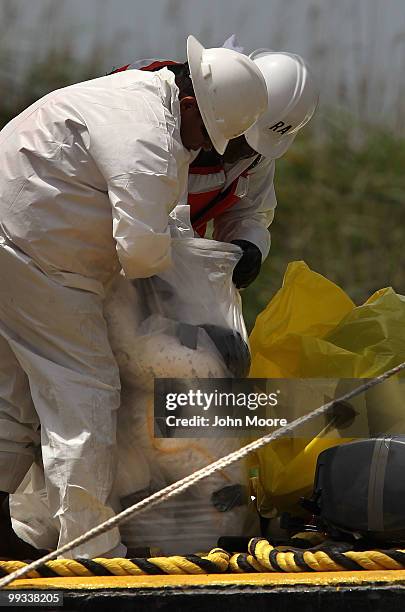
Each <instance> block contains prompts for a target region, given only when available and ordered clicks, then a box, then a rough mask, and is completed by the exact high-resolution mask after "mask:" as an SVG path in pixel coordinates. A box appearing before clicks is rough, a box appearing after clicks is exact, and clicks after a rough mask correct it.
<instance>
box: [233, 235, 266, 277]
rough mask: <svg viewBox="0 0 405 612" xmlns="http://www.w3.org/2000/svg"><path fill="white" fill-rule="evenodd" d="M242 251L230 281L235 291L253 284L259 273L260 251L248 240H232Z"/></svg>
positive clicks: (260, 263)
mask: <svg viewBox="0 0 405 612" xmlns="http://www.w3.org/2000/svg"><path fill="white" fill-rule="evenodd" d="M231 242H232V244H237V245H238V246H239V247H240V248H241V249H242V251H243V255H242V257H241V258H240V260H239V261H238V263H237V264H236V266H235V269H234V271H233V275H232V280H233V282H234V285H235V286H236V288H237V289H244V288H245V287H248V286H249V285H250V283H253V281H254V280H255V278H256V277H257V276H258V274H259V272H260V267H261V265H262V253H261V251H260V249H259V248H258V247H257V246H256V245H255V244H253V243H252V242H249V241H248V240H232V241H231Z"/></svg>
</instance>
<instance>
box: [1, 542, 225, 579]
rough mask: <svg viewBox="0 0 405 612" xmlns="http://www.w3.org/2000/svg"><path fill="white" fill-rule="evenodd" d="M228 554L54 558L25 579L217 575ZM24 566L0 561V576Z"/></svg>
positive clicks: (22, 563) (216, 549)
mask: <svg viewBox="0 0 405 612" xmlns="http://www.w3.org/2000/svg"><path fill="white" fill-rule="evenodd" d="M229 558H230V554H229V553H227V552H225V551H224V550H222V549H221V548H214V549H213V550H211V551H210V552H209V553H208V555H205V556H199V555H186V556H172V557H151V558H149V559H140V558H139V559H138V558H137V559H121V558H116V559H103V558H100V559H82V558H79V559H56V560H54V561H47V562H46V563H44V564H43V565H41V566H40V567H39V568H37V569H36V570H33V571H32V572H29V573H28V574H27V576H26V577H27V578H56V577H61V576H62V577H73V576H79V577H80V576H81V577H88V576H145V575H158V574H218V573H223V572H226V571H227V569H228V567H229ZM26 565H28V564H27V563H24V562H22V561H0V577H3V576H7V575H8V574H11V573H12V572H14V571H15V570H17V569H20V568H22V567H25V566H26Z"/></svg>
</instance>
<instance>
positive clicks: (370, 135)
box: [0, 41, 405, 330]
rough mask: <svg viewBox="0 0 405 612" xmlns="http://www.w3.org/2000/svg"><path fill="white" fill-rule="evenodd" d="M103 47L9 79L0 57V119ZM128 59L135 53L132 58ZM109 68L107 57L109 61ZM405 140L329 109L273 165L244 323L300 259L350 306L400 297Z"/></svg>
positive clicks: (99, 57) (84, 70)
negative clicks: (261, 253)
mask: <svg viewBox="0 0 405 612" xmlns="http://www.w3.org/2000/svg"><path fill="white" fill-rule="evenodd" d="M106 57H108V53H106V48H105V47H104V48H103V47H95V48H94V49H93V50H92V53H91V54H90V55H89V58H88V59H87V60H83V61H81V62H80V63H78V61H77V59H76V58H75V56H74V51H73V49H72V47H71V46H70V45H69V44H68V43H67V42H64V43H63V42H62V43H61V42H58V41H56V42H55V47H54V48H52V49H50V50H48V52H47V53H46V54H45V55H44V54H42V55H37V56H33V57H32V58H31V63H30V65H29V66H28V67H27V68H26V69H25V72H24V75H23V78H20V79H19V80H11V81H10V79H9V77H7V78H6V77H5V76H4V75H6V74H8V72H7V70H4V67H6V66H7V65H8V62H10V61H11V60H10V57H9V56H8V55H7V52H6V47H4V46H3V49H2V50H1V53H0V87H1V89H2V91H3V93H4V92H7V95H3V96H2V98H1V100H0V125H1V126H2V125H4V124H5V123H6V122H7V121H8V120H9V119H11V118H12V117H13V116H15V115H16V114H18V112H20V111H21V110H22V109H23V108H25V107H27V106H28V105H29V104H31V103H32V102H33V101H34V100H36V99H37V98H39V97H41V96H42V95H44V94H46V93H47V92H49V91H51V90H53V89H57V88H59V87H63V86H65V85H68V84H70V83H73V82H77V81H80V80H85V79H87V78H94V77H95V76H99V75H102V74H104V73H105V66H106V59H105V58H106ZM130 59H133V58H130ZM107 65H108V63H107ZM404 168H405V142H404V141H403V140H401V139H398V138H396V137H395V136H394V135H393V134H392V133H390V132H389V131H388V129H383V128H380V127H375V126H370V125H359V124H358V122H357V123H356V122H354V121H353V118H352V117H346V116H344V115H342V114H336V113H335V112H332V111H331V112H330V113H329V114H327V116H324V117H319V116H318V117H317V116H315V118H314V119H313V121H312V124H311V127H309V128H306V129H305V130H304V133H303V134H300V135H299V136H298V137H297V139H296V141H295V142H294V144H293V146H292V147H291V149H290V151H289V152H288V154H287V155H286V156H285V157H284V158H282V159H280V160H278V161H277V163H276V180H275V183H276V193H277V200H278V207H277V209H276V215H275V220H274V221H273V224H272V226H271V234H272V247H271V250H270V255H269V257H268V259H267V260H266V262H265V264H264V266H263V268H262V272H261V274H260V276H259V278H258V279H257V280H256V282H255V283H254V284H253V286H251V287H250V288H249V289H247V290H245V291H244V293H243V303H244V312H245V317H246V323H247V326H248V328H249V330H250V329H252V327H253V324H254V321H255V318H256V316H257V314H258V313H259V312H260V311H261V310H262V309H263V308H264V307H265V306H266V304H267V303H268V301H269V300H270V299H271V297H272V296H273V295H274V293H275V292H276V291H277V290H278V288H279V287H280V286H281V283H282V278H283V274H284V272H285V269H286V266H287V264H288V263H289V262H290V261H295V260H299V259H303V260H304V261H305V262H306V263H307V264H308V265H309V266H310V267H311V268H312V269H314V270H316V271H317V272H320V273H321V274H323V275H325V276H326V277H328V278H329V279H330V280H332V281H334V282H336V283H337V284H339V285H340V286H341V287H342V288H343V289H344V290H345V291H347V293H348V294H349V295H350V297H351V298H352V299H353V300H354V301H355V302H356V303H358V304H359V303H361V302H362V301H364V300H365V299H366V298H367V297H369V295H370V294H371V293H373V291H374V290H376V289H379V288H381V287H385V286H389V285H390V286H393V287H394V289H395V290H396V291H398V292H400V293H401V292H402V293H405V267H404V263H405V257H404V244H403V233H404V227H405V172H404Z"/></svg>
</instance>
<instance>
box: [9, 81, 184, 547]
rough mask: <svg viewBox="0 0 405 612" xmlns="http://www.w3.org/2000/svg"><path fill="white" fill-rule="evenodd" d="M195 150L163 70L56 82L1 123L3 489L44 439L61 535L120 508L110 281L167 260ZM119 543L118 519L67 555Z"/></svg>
mask: <svg viewBox="0 0 405 612" xmlns="http://www.w3.org/2000/svg"><path fill="white" fill-rule="evenodd" d="M189 159H190V154H189V152H188V151H187V150H186V149H185V148H184V147H183V145H182V142H181V138H180V110H179V103H178V90H177V86H176V85H175V82H174V75H173V74H172V73H170V72H169V71H167V70H162V71H160V72H159V73H154V74H152V73H142V72H139V71H129V72H125V73H122V74H121V75H114V77H103V78H100V79H95V80H93V81H88V82H86V83H79V84H76V85H72V86H71V87H67V88H65V89H61V90H59V91H56V92H53V93H51V94H49V95H47V96H45V97H44V98H42V99H41V100H39V101H38V102H36V103H35V104H33V105H32V106H31V107H29V108H28V109H27V110H26V111H24V112H23V113H21V114H20V115H19V116H18V117H16V118H15V119H14V120H13V121H11V122H10V123H9V124H8V125H7V126H6V127H5V128H4V129H3V130H2V132H1V133H0V168H1V171H0V426H1V429H0V490H2V491H9V492H13V491H15V489H16V487H17V486H18V484H19V483H20V482H21V481H22V479H23V478H24V475H25V473H26V472H27V470H28V469H29V467H30V465H31V463H32V461H33V459H34V456H35V453H36V446H37V445H38V443H39V436H40V437H41V445H42V453H43V461H44V468H45V483H46V489H47V495H48V501H49V506H50V509H51V516H52V518H53V519H55V520H56V521H57V523H58V525H59V542H58V543H59V545H62V544H65V543H66V542H68V541H69V540H71V539H72V538H74V537H76V536H78V535H80V534H82V533H83V532H84V531H86V530H88V529H90V528H91V527H94V526H95V525H96V524H98V523H100V522H101V521H103V520H105V519H107V518H109V517H110V516H112V515H113V510H112V508H111V507H110V506H109V503H108V498H109V495H110V492H111V486H112V482H113V479H114V475H115V466H116V458H115V450H116V409H117V408H118V406H119V402H120V380H119V373H118V367H117V364H116V361H115V358H114V356H113V354H112V351H111V347H110V344H109V340H108V336H107V329H106V323H105V319H104V315H103V297H104V289H105V284H106V283H107V282H109V281H110V280H111V278H113V276H114V274H115V273H116V271H117V270H118V269H119V267H120V266H122V268H123V269H124V271H125V273H126V275H127V276H128V277H131V278H133V277H136V278H139V277H147V276H150V275H153V274H156V272H159V271H162V270H164V269H165V268H167V267H168V266H169V265H170V262H171V256H170V233H169V231H168V229H167V218H168V213H169V212H170V210H171V209H172V208H173V207H174V205H175V204H176V203H177V201H178V200H179V199H181V197H182V195H183V194H184V192H185V189H186V180H187V172H188V163H189ZM30 398H32V401H31V399H30ZM39 425H41V431H40V433H39ZM119 542H120V539H119V533H118V530H117V529H115V530H112V531H110V532H108V533H107V534H105V535H103V536H100V537H98V538H96V539H94V540H92V542H91V543H89V544H86V545H85V546H84V547H81V548H76V549H75V550H74V551H71V556H78V555H89V556H93V557H94V556H100V555H102V554H105V553H108V551H111V550H113V549H114V548H115V547H117V546H119V545H120V544H119ZM116 550H118V549H116ZM119 550H122V549H119Z"/></svg>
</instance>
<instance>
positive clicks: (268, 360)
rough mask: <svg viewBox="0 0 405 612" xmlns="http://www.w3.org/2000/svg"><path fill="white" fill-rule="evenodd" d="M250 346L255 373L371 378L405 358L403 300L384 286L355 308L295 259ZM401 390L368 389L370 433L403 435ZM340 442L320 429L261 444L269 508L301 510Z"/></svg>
mask: <svg viewBox="0 0 405 612" xmlns="http://www.w3.org/2000/svg"><path fill="white" fill-rule="evenodd" d="M370 273H372V271H370ZM250 343H251V350H252V367H251V371H250V376H251V377H253V378H357V377H359V378H367V377H373V376H375V375H378V374H381V373H382V372H384V371H385V370H387V369H389V368H391V367H393V366H395V365H397V364H399V363H401V362H402V361H405V297H404V296H401V295H398V294H396V293H395V291H394V290H393V289H391V288H386V289H381V290H379V291H377V292H375V293H374V294H373V295H372V296H371V297H370V298H369V299H368V300H367V301H366V302H365V303H364V304H363V305H362V306H358V307H356V306H355V304H354V303H353V302H352V301H351V299H350V298H349V297H348V296H347V295H346V294H345V292H344V291H343V290H342V289H340V288H339V287H338V286H337V285H335V284H334V283H332V282H331V281H329V280H327V279H326V278H324V277H323V276H322V275H320V274H318V273H316V272H313V271H312V270H310V269H309V268H308V266H307V265H306V264H305V263H304V262H293V263H290V264H289V265H288V268H287V271H286V274H285V277H284V281H283V285H282V288H281V289H280V290H279V291H278V292H277V294H276V295H275V296H274V298H273V299H272V300H271V301H270V303H269V304H268V306H267V307H266V308H265V310H264V311H263V312H262V313H261V314H260V315H259V316H258V318H257V320H256V324H255V327H254V329H253V332H252V334H251V337H250ZM402 389H405V385H402ZM402 389H401V385H400V382H399V381H398V380H397V379H395V380H392V381H391V382H390V383H389V384H388V383H384V392H383V393H382V391H381V390H380V389H379V388H378V387H376V388H375V390H374V391H371V392H369V394H368V396H367V413H368V423H369V426H370V430H369V434H370V435H372V434H375V433H380V432H384V433H386V432H388V431H390V432H396V433H399V432H402V433H405V424H402V425H403V426H402V425H401V421H402V413H404V418H405V402H404V401H403V391H402ZM315 407H317V406H313V408H315ZM342 441H344V439H342V438H336V439H333V438H331V437H330V433H329V437H323V436H322V433H320V435H319V436H317V437H313V438H312V439H308V438H307V439H306V438H298V437H297V438H294V439H280V440H277V441H275V442H274V443H272V444H269V445H267V447H265V448H264V449H262V450H261V451H260V452H259V453H258V461H259V474H260V482H261V485H262V487H263V489H264V492H265V501H266V504H265V506H267V507H268V508H269V509H270V508H271V507H273V508H274V507H275V508H277V509H278V510H281V511H282V510H286V509H294V510H296V507H294V506H295V504H296V502H297V501H298V499H299V497H300V496H301V495H304V494H307V493H308V492H310V490H311V488H312V484H313V478H314V471H315V466H316V459H317V457H318V455H319V453H320V452H321V451H322V450H324V449H325V448H329V447H331V446H333V445H335V444H339V443H342Z"/></svg>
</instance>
